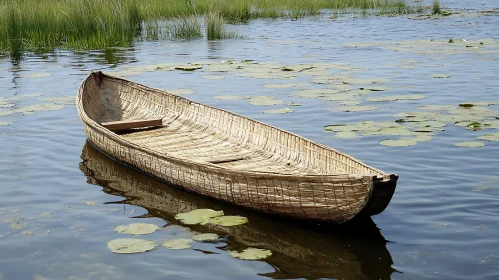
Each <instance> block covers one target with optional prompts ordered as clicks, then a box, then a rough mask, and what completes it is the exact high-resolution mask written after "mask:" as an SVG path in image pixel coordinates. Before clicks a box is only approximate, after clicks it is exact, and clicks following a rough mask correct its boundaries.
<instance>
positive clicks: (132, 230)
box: [114, 223, 159, 235]
mask: <svg viewBox="0 0 499 280" xmlns="http://www.w3.org/2000/svg"><path fill="white" fill-rule="evenodd" d="M158 229H159V227H158V226H157V225H155V224H141V223H133V224H129V225H128V226H117V227H116V228H114V231H117V232H119V233H128V234H134V235H135V234H150V233H153V232H155V231H156V230H158Z"/></svg>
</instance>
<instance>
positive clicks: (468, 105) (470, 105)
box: [459, 103, 475, 108]
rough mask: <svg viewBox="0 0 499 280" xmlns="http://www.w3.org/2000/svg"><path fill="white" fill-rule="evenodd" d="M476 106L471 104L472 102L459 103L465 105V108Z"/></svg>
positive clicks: (461, 105)
mask: <svg viewBox="0 0 499 280" xmlns="http://www.w3.org/2000/svg"><path fill="white" fill-rule="evenodd" d="M473 106H475V105H474V104H471V103H460V104H459V107H463V108H471V107H473Z"/></svg>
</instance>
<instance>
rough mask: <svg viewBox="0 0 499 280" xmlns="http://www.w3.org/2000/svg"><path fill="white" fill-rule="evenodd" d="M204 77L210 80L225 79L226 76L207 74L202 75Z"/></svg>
mask: <svg viewBox="0 0 499 280" xmlns="http://www.w3.org/2000/svg"><path fill="white" fill-rule="evenodd" d="M201 78H203V79H208V80H223V79H225V77H224V76H221V75H206V76H201Z"/></svg>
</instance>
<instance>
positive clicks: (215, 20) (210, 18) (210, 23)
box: [205, 12, 236, 40]
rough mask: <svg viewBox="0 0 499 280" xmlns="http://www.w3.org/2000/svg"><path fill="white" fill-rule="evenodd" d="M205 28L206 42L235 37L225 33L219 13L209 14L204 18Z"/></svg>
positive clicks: (232, 34) (231, 33) (233, 34)
mask: <svg viewBox="0 0 499 280" xmlns="http://www.w3.org/2000/svg"><path fill="white" fill-rule="evenodd" d="M205 28H206V38H208V40H219V39H226V38H234V37H236V34H235V33H233V32H227V31H225V20H224V18H223V16H222V15H221V14H220V13H219V12H209V13H208V14H207V15H206V16H205Z"/></svg>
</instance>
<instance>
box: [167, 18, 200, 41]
mask: <svg viewBox="0 0 499 280" xmlns="http://www.w3.org/2000/svg"><path fill="white" fill-rule="evenodd" d="M168 36H169V37H170V38H172V39H178V38H185V39H194V38H200V37H203V33H202V32H201V23H200V22H199V19H198V17H196V16H194V15H191V16H186V17H180V18H177V19H175V20H173V21H172V22H170V23H169V24H168Z"/></svg>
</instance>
